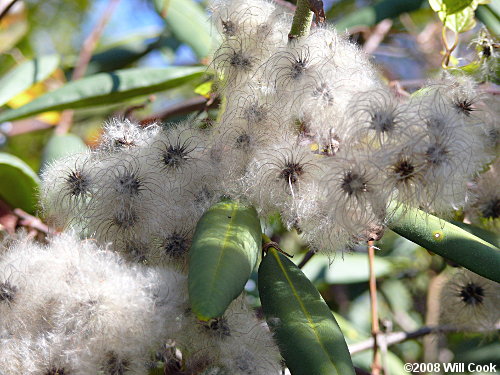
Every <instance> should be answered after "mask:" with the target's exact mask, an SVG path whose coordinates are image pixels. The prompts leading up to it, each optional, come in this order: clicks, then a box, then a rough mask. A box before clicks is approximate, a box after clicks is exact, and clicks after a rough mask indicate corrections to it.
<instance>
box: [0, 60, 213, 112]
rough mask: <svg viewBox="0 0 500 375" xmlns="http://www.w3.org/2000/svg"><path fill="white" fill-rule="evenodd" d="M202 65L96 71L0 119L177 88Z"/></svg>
mask: <svg viewBox="0 0 500 375" xmlns="http://www.w3.org/2000/svg"><path fill="white" fill-rule="evenodd" d="M204 72H205V68H204V67H169V68H136V69H126V70H118V71H116V72H111V73H99V74H96V75H93V76H89V77H85V78H82V79H80V80H78V81H74V82H69V83H67V84H66V85H64V86H63V87H61V88H59V89H57V90H54V91H52V92H50V93H48V94H45V95H43V96H41V97H39V98H37V99H35V100H34V101H32V102H30V103H28V104H26V105H24V106H22V107H20V108H17V109H14V110H11V111H6V112H3V113H1V114H0V122H3V121H9V120H14V119H19V118H24V117H29V116H33V115H36V114H38V113H41V112H46V111H53V110H57V111H60V110H63V109H76V108H84V107H94V106H99V105H105V104H114V103H121V102H122V101H124V100H126V99H130V98H133V97H137V96H142V95H147V94H152V93H155V92H158V91H163V90H167V89H170V88H173V87H178V86H180V85H182V84H184V83H186V82H189V81H191V80H193V79H195V78H199V77H201V76H202V75H203V74H204Z"/></svg>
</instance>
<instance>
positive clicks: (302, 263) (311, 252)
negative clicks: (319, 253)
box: [297, 250, 316, 268]
mask: <svg viewBox="0 0 500 375" xmlns="http://www.w3.org/2000/svg"><path fill="white" fill-rule="evenodd" d="M314 254H316V252H315V251H313V250H309V251H308V252H307V253H306V255H304V258H303V259H302V260H301V261H300V263H299V265H298V266H297V267H299V268H302V267H304V266H305V265H306V264H307V262H309V260H311V258H312V257H313V256H314Z"/></svg>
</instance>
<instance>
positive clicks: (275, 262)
mask: <svg viewBox="0 0 500 375" xmlns="http://www.w3.org/2000/svg"><path fill="white" fill-rule="evenodd" d="M259 294H260V298H261V301H262V307H263V309H264V313H265V315H266V319H267V322H268V324H269V326H270V327H271V329H272V330H273V331H274V332H275V333H276V338H277V340H278V345H279V347H280V351H281V355H282V356H283V358H285V361H286V364H287V366H288V368H289V369H290V372H291V373H292V375H310V374H314V375H336V374H338V375H354V368H353V366H352V361H351V357H350V355H349V350H348V349H347V345H346V342H345V339H344V336H343V334H342V331H341V330H340V328H339V325H338V324H337V322H336V320H335V318H334V317H333V315H332V312H331V311H330V309H329V308H328V306H327V305H326V303H325V301H324V300H323V298H321V295H320V294H319V292H318V290H317V289H316V288H315V287H314V286H313V285H312V284H311V282H310V281H309V280H308V279H307V277H306V276H305V275H304V274H303V273H302V271H301V270H300V269H299V268H298V267H297V266H296V265H295V264H294V263H293V262H291V261H290V260H288V259H287V258H286V256H284V255H283V254H280V253H278V252H277V251H276V250H275V249H272V248H271V249H270V250H269V251H268V253H267V255H266V257H265V258H264V259H263V260H262V262H261V264H260V267H259Z"/></svg>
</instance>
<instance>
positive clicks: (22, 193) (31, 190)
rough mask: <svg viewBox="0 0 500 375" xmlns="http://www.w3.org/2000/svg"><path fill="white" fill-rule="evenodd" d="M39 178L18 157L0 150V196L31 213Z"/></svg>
mask: <svg viewBox="0 0 500 375" xmlns="http://www.w3.org/2000/svg"><path fill="white" fill-rule="evenodd" d="M39 184H40V180H39V179H38V176H37V175H36V173H35V172H33V170H32V169H31V168H30V167H29V166H28V165H27V164H26V163H25V162H24V161H22V160H21V159H19V158H18V157H16V156H14V155H11V154H7V153H4V152H0V198H1V199H2V200H3V201H5V202H7V203H8V204H9V205H10V206H12V207H14V208H21V209H23V210H25V211H27V212H31V213H33V212H34V211H35V207H36V203H37V201H36V191H37V188H38V185H39Z"/></svg>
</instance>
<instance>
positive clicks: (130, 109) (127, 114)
mask: <svg viewBox="0 0 500 375" xmlns="http://www.w3.org/2000/svg"><path fill="white" fill-rule="evenodd" d="M155 100H156V97H155V96H154V95H150V96H149V97H148V98H147V99H146V100H145V101H144V102H142V103H141V104H137V105H132V106H130V107H128V108H127V109H125V111H124V112H123V117H124V118H126V119H130V117H131V116H132V114H133V113H134V112H135V111H138V110H141V109H144V108H146V107H147V106H148V105H149V104H151V103H153V102H154V101H155Z"/></svg>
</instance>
